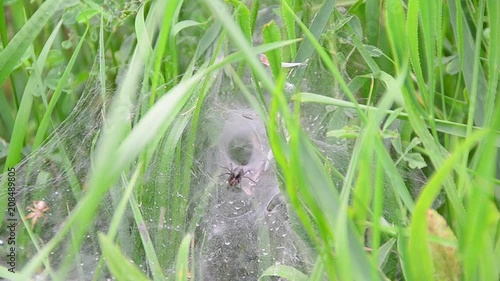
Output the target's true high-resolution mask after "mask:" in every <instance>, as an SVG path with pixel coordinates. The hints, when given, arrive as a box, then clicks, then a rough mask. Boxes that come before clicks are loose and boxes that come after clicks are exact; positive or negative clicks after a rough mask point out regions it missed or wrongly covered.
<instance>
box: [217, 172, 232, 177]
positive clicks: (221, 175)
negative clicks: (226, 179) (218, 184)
mask: <svg viewBox="0 0 500 281" xmlns="http://www.w3.org/2000/svg"><path fill="white" fill-rule="evenodd" d="M226 175H228V176H230V175H232V174H231V173H224V174H220V175H219V177H222V176H226Z"/></svg>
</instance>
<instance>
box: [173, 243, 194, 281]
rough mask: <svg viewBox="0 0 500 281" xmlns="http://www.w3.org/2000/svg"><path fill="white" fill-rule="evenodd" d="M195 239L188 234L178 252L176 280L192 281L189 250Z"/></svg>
mask: <svg viewBox="0 0 500 281" xmlns="http://www.w3.org/2000/svg"><path fill="white" fill-rule="evenodd" d="M192 240H193V238H192V236H191V234H187V235H186V236H184V239H182V242H181V245H180V246H179V251H178V252H177V263H176V266H175V280H176V281H188V280H189V279H190V273H189V248H190V246H191V242H192Z"/></svg>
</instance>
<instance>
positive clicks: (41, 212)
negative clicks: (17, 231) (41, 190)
mask: <svg viewBox="0 0 500 281" xmlns="http://www.w3.org/2000/svg"><path fill="white" fill-rule="evenodd" d="M33 206H34V207H35V208H33V207H27V209H28V210H30V211H31V213H29V214H28V215H27V216H26V219H28V220H29V219H31V227H35V225H36V223H37V222H38V219H39V218H45V213H46V212H47V211H48V210H50V207H49V206H48V205H47V203H46V202H45V201H42V200H40V201H33Z"/></svg>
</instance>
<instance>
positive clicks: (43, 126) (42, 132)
mask: <svg viewBox="0 0 500 281" xmlns="http://www.w3.org/2000/svg"><path fill="white" fill-rule="evenodd" d="M89 30H90V25H87V29H85V32H84V33H83V35H82V37H81V38H80V41H79V42H78V45H77V46H76V48H75V52H74V53H73V55H72V56H71V59H70V60H69V62H68V65H67V67H66V69H65V70H64V73H63V75H62V77H61V80H59V83H58V84H57V88H56V90H55V91H54V94H53V96H52V98H51V99H50V103H49V106H48V107H47V110H46V111H45V114H44V116H43V118H42V121H41V122H40V126H39V127H38V130H37V132H36V136H35V141H34V143H33V150H36V149H37V148H38V147H39V146H40V145H41V144H42V142H43V140H44V139H45V136H46V134H47V131H48V129H49V125H50V124H51V121H52V120H51V116H52V112H53V110H54V108H55V107H56V104H57V101H58V100H59V98H60V97H61V94H62V91H63V87H64V85H65V84H66V81H67V80H68V77H69V75H70V73H71V71H72V69H73V66H74V65H75V62H76V58H77V57H78V55H79V54H80V50H81V48H82V45H83V42H84V41H85V37H86V35H87V33H88V31H89Z"/></svg>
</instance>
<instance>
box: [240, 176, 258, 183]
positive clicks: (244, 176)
mask: <svg viewBox="0 0 500 281" xmlns="http://www.w3.org/2000/svg"><path fill="white" fill-rule="evenodd" d="M243 178H245V179H249V180H250V181H252V182H253V183H257V182H256V181H254V180H253V179H251V178H250V177H247V176H243Z"/></svg>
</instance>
